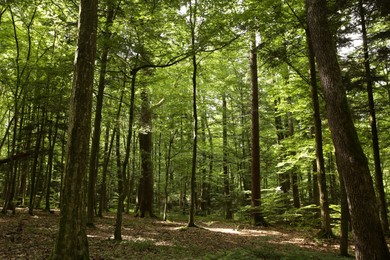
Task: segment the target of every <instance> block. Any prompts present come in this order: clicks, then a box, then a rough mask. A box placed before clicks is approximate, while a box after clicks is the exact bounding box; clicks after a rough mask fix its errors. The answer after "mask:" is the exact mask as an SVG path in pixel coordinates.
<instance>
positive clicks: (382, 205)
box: [359, 0, 390, 233]
mask: <svg viewBox="0 0 390 260" xmlns="http://www.w3.org/2000/svg"><path fill="white" fill-rule="evenodd" d="M359 15H360V24H361V27H362V28H361V29H362V39H363V52H364V69H365V74H366V75H365V79H366V85H367V86H366V87H367V96H368V109H369V111H370V124H371V139H372V149H373V154H374V166H375V185H376V191H377V194H378V200H377V203H378V207H379V216H380V220H381V224H382V228H383V231H384V232H385V233H389V232H390V230H389V221H388V217H387V203H386V194H385V189H384V187H383V172H382V166H381V159H380V150H379V140H378V128H377V120H376V112H375V102H374V95H373V90H372V88H373V80H372V75H371V74H372V73H371V69H370V58H369V55H368V42H367V41H368V40H367V29H366V19H365V10H364V6H363V1H362V0H359Z"/></svg>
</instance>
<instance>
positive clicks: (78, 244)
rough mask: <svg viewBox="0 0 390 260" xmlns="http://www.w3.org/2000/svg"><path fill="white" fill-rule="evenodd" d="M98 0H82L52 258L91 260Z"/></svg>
mask: <svg viewBox="0 0 390 260" xmlns="http://www.w3.org/2000/svg"><path fill="white" fill-rule="evenodd" d="M97 7H98V2H97V0H80V5H79V8H80V13H79V24H78V30H79V31H78V43H77V51H76V55H75V64H74V74H73V87H72V96H71V100H70V108H69V127H68V143H67V146H66V162H65V179H64V192H63V197H62V204H61V205H62V208H61V218H60V224H59V231H58V236H57V241H56V244H55V247H54V251H53V253H52V255H51V257H50V258H51V259H88V258H89V250H88V240H87V233H86V212H85V206H86V205H85V199H86V196H85V195H86V190H85V189H86V171H87V160H86V158H88V153H89V138H90V132H91V111H92V89H93V77H94V64H95V55H96V31H97Z"/></svg>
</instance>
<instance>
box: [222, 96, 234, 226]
mask: <svg viewBox="0 0 390 260" xmlns="http://www.w3.org/2000/svg"><path fill="white" fill-rule="evenodd" d="M222 109H223V112H222V128H223V129H222V139H223V176H224V179H223V183H224V194H225V218H226V219H233V212H232V198H231V195H230V182H229V168H228V151H227V150H228V137H227V105H226V94H225V93H223V94H222Z"/></svg>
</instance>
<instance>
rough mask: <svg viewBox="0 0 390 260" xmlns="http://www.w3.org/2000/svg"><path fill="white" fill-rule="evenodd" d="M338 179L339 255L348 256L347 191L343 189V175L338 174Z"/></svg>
mask: <svg viewBox="0 0 390 260" xmlns="http://www.w3.org/2000/svg"><path fill="white" fill-rule="evenodd" d="M339 180H340V194H341V224H340V255H342V256H349V254H348V226H349V218H350V217H349V212H348V200H347V193H346V191H345V184H344V180H343V177H342V176H341V175H339Z"/></svg>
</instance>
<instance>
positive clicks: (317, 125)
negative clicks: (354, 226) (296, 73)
mask: <svg viewBox="0 0 390 260" xmlns="http://www.w3.org/2000/svg"><path fill="white" fill-rule="evenodd" d="M305 31H306V39H307V48H308V54H309V66H310V88H311V100H312V103H313V120H314V138H315V143H316V168H315V169H316V170H317V172H316V174H317V182H318V183H317V184H318V191H319V199H320V210H321V231H320V234H319V235H320V237H332V236H333V233H332V227H331V225H330V210H329V199H328V191H327V189H326V176H325V160H324V152H323V145H322V126H321V114H320V102H319V100H318V84H317V72H316V66H315V56H314V52H313V46H312V43H311V38H310V33H309V30H308V29H306V30H305ZM315 185H316V184H315Z"/></svg>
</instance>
